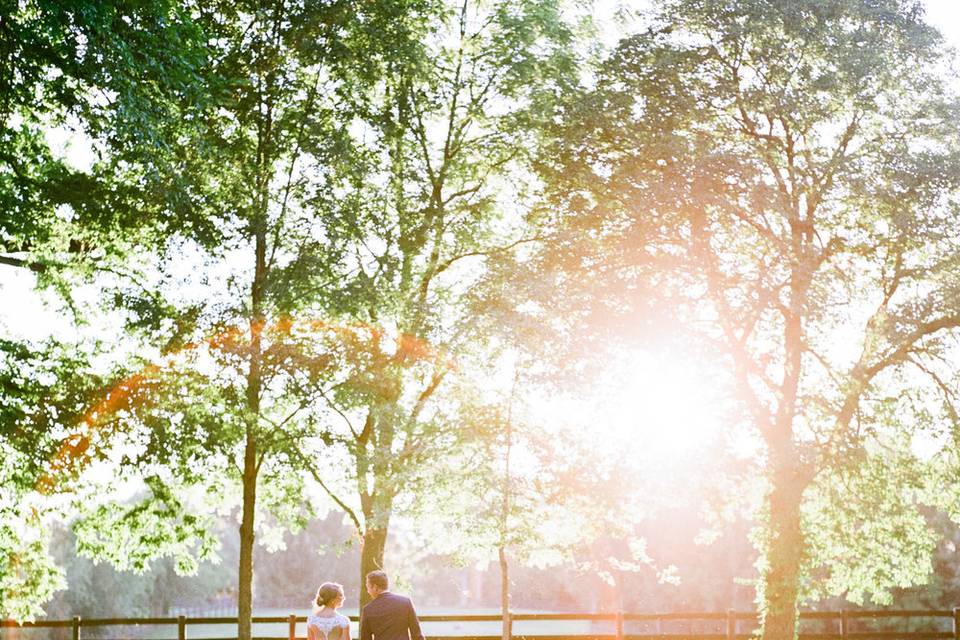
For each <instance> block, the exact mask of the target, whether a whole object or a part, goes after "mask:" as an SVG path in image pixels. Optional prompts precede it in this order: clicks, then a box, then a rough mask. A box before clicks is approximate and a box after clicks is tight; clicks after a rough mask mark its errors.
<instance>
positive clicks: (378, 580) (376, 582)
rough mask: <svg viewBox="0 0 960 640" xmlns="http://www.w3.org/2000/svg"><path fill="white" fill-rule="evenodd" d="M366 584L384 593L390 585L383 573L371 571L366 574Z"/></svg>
mask: <svg viewBox="0 0 960 640" xmlns="http://www.w3.org/2000/svg"><path fill="white" fill-rule="evenodd" d="M367 582H369V583H370V584H372V585H373V586H375V587H377V588H378V589H380V590H381V591H386V590H387V587H389V585H390V580H389V579H388V578H387V574H386V573H384V572H383V571H380V570H377V571H371V572H370V573H368V574H367Z"/></svg>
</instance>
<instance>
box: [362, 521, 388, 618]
mask: <svg viewBox="0 0 960 640" xmlns="http://www.w3.org/2000/svg"><path fill="white" fill-rule="evenodd" d="M388 508H392V504H391V505H390V507H388ZM384 515H386V518H384ZM384 515H381V516H380V518H378V525H377V526H376V527H371V526H368V527H367V529H366V531H364V532H363V546H362V547H361V548H360V608H361V609H362V608H363V606H364V605H366V604H367V603H368V602H370V595H369V594H368V593H367V589H366V587H365V585H366V578H367V574H368V573H370V572H371V571H376V570H378V569H381V570H382V569H383V554H384V550H385V549H386V546H387V531H388V529H389V512H388V513H387V514H384Z"/></svg>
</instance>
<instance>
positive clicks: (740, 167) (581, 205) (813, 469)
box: [544, 0, 960, 639]
mask: <svg viewBox="0 0 960 640" xmlns="http://www.w3.org/2000/svg"><path fill="white" fill-rule="evenodd" d="M942 55H944V48H943V45H942V42H941V40H940V38H939V36H938V35H937V34H936V33H935V31H934V30H933V29H931V28H930V27H929V26H927V25H926V24H924V22H923V19H922V10H921V8H920V7H919V5H918V4H917V3H914V2H907V1H895V0H890V1H884V2H878V3H869V4H866V3H861V2H848V1H844V0H824V1H809V2H769V1H764V2H759V1H753V0H739V1H737V2H733V3H730V2H713V1H712V0H702V1H698V2H671V1H665V2H660V3H658V5H657V8H656V11H655V13H654V16H653V18H652V21H651V24H650V26H649V28H648V29H647V31H645V32H643V33H639V34H637V35H634V36H631V37H628V38H626V39H624V40H623V41H622V42H621V43H620V45H619V46H618V47H617V49H616V51H615V52H614V53H613V54H612V55H611V56H610V57H609V58H608V59H607V60H606V62H605V63H604V65H603V67H602V69H601V70H600V72H599V76H598V81H597V87H596V89H595V90H591V91H587V92H585V93H583V94H581V95H578V96H577V102H576V103H573V102H571V103H570V105H569V106H568V109H567V110H566V111H565V113H564V114H563V115H564V118H563V123H562V124H561V125H560V126H559V127H558V131H559V132H560V134H561V137H562V138H563V142H562V143H561V144H559V145H558V146H556V147H555V148H553V149H551V151H550V153H548V154H547V155H546V156H545V157H546V161H545V163H544V165H545V170H546V175H547V176H548V179H550V180H551V182H552V184H553V185H555V187H556V191H555V193H556V194H557V201H558V202H560V203H562V204H563V206H565V207H566V210H567V211H568V212H570V213H571V214H573V215H576V216H578V217H581V218H582V219H583V220H585V221H587V222H583V223H581V224H582V225H583V226H586V227H588V228H593V229H595V230H596V231H595V233H596V234H597V236H595V237H604V238H606V240H605V242H604V243H603V244H602V245H601V246H602V247H603V251H605V252H607V253H608V254H609V255H610V256H612V257H614V258H615V259H618V260H622V261H621V262H619V263H617V265H616V266H617V268H618V269H621V270H626V269H632V271H630V272H629V273H633V274H637V273H640V274H641V281H642V279H643V278H642V276H649V277H650V278H656V279H658V281H660V282H662V283H665V284H669V285H673V286H669V287H667V290H668V291H672V292H674V294H673V295H674V297H673V298H672V301H673V302H674V303H675V304H681V305H683V307H682V308H683V314H684V315H686V317H687V318H688V319H689V321H690V323H691V324H692V325H693V326H695V327H698V328H699V329H701V335H702V337H703V339H704V340H706V341H709V343H710V344H712V345H715V347H716V349H717V352H718V353H720V354H722V357H724V358H725V359H726V361H727V362H728V363H729V366H730V371H731V378H732V381H733V383H734V384H735V385H736V388H737V399H738V400H739V401H740V402H741V403H742V406H743V410H744V417H745V422H746V423H747V424H749V426H750V427H751V428H752V429H753V432H754V433H755V434H756V436H757V437H758V438H759V440H760V442H762V444H763V452H764V453H763V456H762V459H761V460H759V463H760V465H759V466H760V470H761V472H762V477H763V480H764V482H765V483H766V497H765V501H764V505H765V506H764V508H763V514H762V515H763V528H762V534H761V535H760V538H759V543H760V549H761V551H762V564H761V568H762V579H761V585H760V586H761V587H762V588H761V590H760V596H759V597H760V600H761V609H762V611H763V616H764V626H763V633H764V638H781V639H782V638H793V637H795V635H796V615H797V605H798V602H799V601H800V600H801V599H803V598H804V597H805V596H806V595H808V594H809V593H810V592H809V591H807V592H805V588H804V585H805V584H807V583H806V579H807V577H809V576H810V575H811V573H812V572H814V571H817V572H827V573H831V564H830V563H831V560H832V559H833V558H832V557H831V556H832V555H833V554H834V552H835V551H836V549H835V548H833V549H831V550H829V551H827V550H825V549H824V548H823V547H822V546H818V545H814V544H812V542H811V540H812V538H815V537H816V534H815V532H814V531H813V529H814V527H815V526H816V525H815V523H816V522H817V520H818V516H816V515H814V513H815V512H816V510H815V509H814V507H813V505H814V504H816V503H818V502H819V501H818V500H814V498H815V495H814V494H819V495H823V494H824V493H830V492H831V491H840V492H842V493H844V499H846V500H857V499H858V498H869V499H865V500H862V501H860V502H858V503H857V504H859V505H860V506H861V507H862V508H863V510H862V511H861V512H859V513H858V520H857V521H849V520H848V521H847V523H848V525H849V526H851V527H857V528H858V527H862V526H865V525H864V524H863V521H864V519H867V520H868V521H870V522H875V521H876V520H875V519H870V516H871V515H872V516H877V515H878V512H877V510H874V513H872V514H871V513H870V510H869V509H868V508H867V507H868V505H871V504H872V505H873V506H875V507H878V509H879V514H882V515H884V514H885V515H886V516H890V515H891V513H892V512H891V511H890V509H891V508H894V506H893V503H890V502H888V501H886V500H883V499H878V498H877V496H878V493H877V492H881V493H883V494H887V495H890V493H891V492H892V493H893V494H896V493H897V491H896V490H895V489H893V488H892V487H891V485H889V484H884V483H882V482H881V483H879V484H877V479H876V478H874V479H873V480H871V481H869V482H864V481H863V480H865V477H864V474H866V473H868V472H867V471H866V470H865V467H861V464H860V463H861V461H863V460H865V459H875V458H874V457H875V456H880V459H881V460H882V459H883V455H884V449H883V444H882V443H884V442H888V441H889V439H890V438H892V437H893V436H890V435H889V432H890V431H891V430H893V431H896V430H897V429H899V428H901V427H902V426H903V425H905V424H909V423H910V422H911V421H912V420H918V421H919V422H920V423H921V424H922V423H923V414H924V411H926V409H925V408H922V407H921V406H920V404H922V403H920V402H918V401H917V399H918V398H919V397H920V396H921V395H922V394H923V393H930V392H931V391H932V392H934V393H937V394H943V395H944V396H945V398H946V399H947V400H948V401H950V400H951V398H952V391H951V390H950V388H949V387H948V386H947V385H946V384H945V382H944V380H947V379H949V375H948V374H949V372H950V371H951V370H952V369H951V367H950V366H949V363H947V362H945V361H944V360H943V358H944V355H945V354H946V352H947V348H948V343H949V340H950V336H953V335H955V333H956V328H957V326H958V322H960V317H958V315H957V307H956V301H957V289H956V283H957V275H958V274H957V267H956V255H957V254H956V249H957V241H958V237H957V234H956V232H955V229H954V225H953V223H952V220H953V215H955V212H956V208H955V207H956V200H955V198H956V189H957V187H958V183H957V181H958V176H960V173H958V166H957V161H958V158H960V156H958V153H957V151H958V147H957V142H958V138H957V133H958V132H957V127H956V119H955V117H954V115H953V114H955V113H956V109H957V102H956V100H955V97H954V96H953V95H952V94H951V93H950V91H949V90H948V88H947V86H946V84H945V80H944V77H943V76H942V75H941V74H939V72H938V68H937V63H938V60H939V59H940V57H941V56H942ZM611 230H612V231H613V232H614V233H610V231H611ZM600 255H601V258H600V259H601V260H602V259H603V258H602V256H603V254H602V253H601V254H600ZM647 282H649V280H647ZM677 294H682V295H677ZM854 345H855V346H856V348H855V349H854V348H851V347H853V346H854ZM897 398H899V399H897ZM949 416H950V413H949V412H946V415H945V416H944V412H942V411H941V412H940V417H941V418H943V417H946V418H949ZM883 434H887V435H883ZM871 464H873V463H871ZM876 464H880V465H881V466H883V464H885V463H882V462H877V463H876ZM906 477H907V478H908V479H909V478H913V477H915V472H913V473H908V474H907V476H906ZM858 478H859V479H860V480H858ZM848 482H849V486H850V487H852V488H851V489H850V490H849V491H844V490H843V489H844V484H843V483H848ZM857 487H859V489H858V488H857ZM861 489H862V490H863V491H862V492H861V491H860V490H861ZM902 499H903V496H902V495H901V497H900V498H898V501H900V500H902ZM821 504H822V502H821ZM833 504H834V506H836V503H833ZM880 507H882V508H880ZM903 508H907V509H908V510H910V509H913V510H914V512H915V509H916V506H915V504H912V503H911V502H910V501H909V499H908V500H907V503H906V505H904V504H902V503H900V506H897V507H895V510H896V509H899V510H900V511H901V512H902V509H903ZM821 513H823V512H821ZM894 521H895V520H894ZM912 522H917V520H916V518H913V519H912ZM911 526H912V525H911ZM921 528H922V527H921ZM893 529H895V530H890V529H883V528H881V529H878V531H879V534H878V535H882V536H884V537H883V539H884V540H885V542H887V543H888V545H887V546H886V548H885V550H886V552H887V553H889V554H890V555H889V556H885V557H888V558H892V557H893V556H897V557H898V558H900V559H901V560H903V561H904V564H905V567H906V568H904V569H903V570H901V571H899V572H896V573H891V572H882V571H881V572H874V573H873V578H874V579H875V580H876V582H875V584H874V587H876V591H878V592H881V591H884V590H886V589H889V588H891V587H894V586H906V585H908V584H911V583H915V582H918V581H921V580H923V579H925V575H926V570H927V567H926V566H925V563H923V562H918V561H916V559H917V558H918V557H922V555H923V551H924V550H925V549H928V547H929V544H930V540H929V538H928V537H927V536H919V537H913V538H910V537H908V536H907V535H906V534H905V533H904V532H905V531H906V529H903V528H899V529H898V528H897V527H896V526H894V527H893ZM828 546H829V545H828ZM815 547H817V548H815ZM821 552H825V553H823V554H822V555H819V554H820V553H821ZM892 561H893V560H892V559H891V560H890V562H892ZM841 564H842V565H843V566H847V567H849V564H846V563H841ZM853 564H857V563H856V562H854V563H853ZM860 568H863V567H862V566H861V567H860ZM834 569H835V570H836V572H835V573H833V578H831V588H832V589H833V590H841V589H847V588H851V584H850V581H849V580H845V579H844V578H843V576H841V575H839V574H840V565H837V566H835V567H834ZM854 573H857V572H856V571H855V572H854ZM820 577H821V578H822V576H820Z"/></svg>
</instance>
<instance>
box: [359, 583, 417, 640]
mask: <svg viewBox="0 0 960 640" xmlns="http://www.w3.org/2000/svg"><path fill="white" fill-rule="evenodd" d="M389 586H390V584H389V581H388V580H387V574H385V573H384V572H383V571H371V572H370V573H368V574H367V593H369V594H370V597H371V598H373V600H372V601H371V602H368V603H367V606H365V607H364V608H363V611H362V612H361V614H360V640H424V638H423V633H422V632H421V631H420V621H419V620H417V612H416V611H414V610H413V603H412V602H410V598H405V597H403V596H398V595H396V594H393V593H390V592H389V591H387V587H389Z"/></svg>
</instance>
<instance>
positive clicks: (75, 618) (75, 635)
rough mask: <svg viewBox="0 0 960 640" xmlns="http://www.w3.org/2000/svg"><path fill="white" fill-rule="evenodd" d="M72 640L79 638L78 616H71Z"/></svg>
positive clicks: (78, 639)
mask: <svg viewBox="0 0 960 640" xmlns="http://www.w3.org/2000/svg"><path fill="white" fill-rule="evenodd" d="M73 640H80V616H73Z"/></svg>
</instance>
